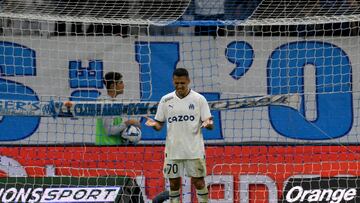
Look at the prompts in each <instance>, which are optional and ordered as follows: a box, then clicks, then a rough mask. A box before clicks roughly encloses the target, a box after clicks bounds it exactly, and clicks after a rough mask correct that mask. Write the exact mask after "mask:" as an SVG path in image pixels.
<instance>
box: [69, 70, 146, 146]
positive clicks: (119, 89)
mask: <svg viewBox="0 0 360 203" xmlns="http://www.w3.org/2000/svg"><path fill="white" fill-rule="evenodd" d="M122 77H123V76H122V75H121V73H118V72H108V73H106V74H105V76H104V84H105V87H106V90H107V95H104V96H101V97H100V98H99V100H107V101H111V100H115V98H116V97H117V96H118V95H121V94H123V93H124V87H125V85H124V82H123V80H122ZM64 105H65V106H67V107H68V108H70V107H71V106H72V105H73V103H72V102H65V103H64ZM129 125H135V126H140V122H139V121H138V120H135V119H125V118H123V117H120V116H116V117H104V118H97V119H96V141H95V144H97V145H121V144H127V143H128V141H127V140H126V139H124V138H123V137H122V136H121V134H122V132H123V131H124V130H125V129H126V128H127V127H128V126H129Z"/></svg>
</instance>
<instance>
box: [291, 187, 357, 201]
mask: <svg viewBox="0 0 360 203" xmlns="http://www.w3.org/2000/svg"><path fill="white" fill-rule="evenodd" d="M356 195H357V194H356V189H355V188H350V189H337V190H333V189H323V190H321V189H315V190H304V189H303V188H302V187H301V186H295V187H293V188H291V189H290V190H289V192H288V193H287V195H286V201H287V202H323V201H327V202H330V203H340V202H341V201H343V200H345V201H350V200H352V199H354V198H355V197H356Z"/></svg>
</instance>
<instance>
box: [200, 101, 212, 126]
mask: <svg viewBox="0 0 360 203" xmlns="http://www.w3.org/2000/svg"><path fill="white" fill-rule="evenodd" d="M200 116H201V121H205V120H206V119H208V118H210V117H212V115H211V112H210V108H209V104H208V102H207V101H206V99H205V97H203V96H202V97H200Z"/></svg>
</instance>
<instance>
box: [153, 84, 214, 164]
mask: <svg viewBox="0 0 360 203" xmlns="http://www.w3.org/2000/svg"><path fill="white" fill-rule="evenodd" d="M210 117H211V113H210V109H209V105H208V103H207V101H206V99H205V97H204V96H202V95H201V94H199V93H197V92H195V91H193V90H190V93H189V94H188V95H187V96H186V97H184V98H182V99H180V98H179V97H178V96H177V95H176V94H175V91H174V92H171V93H169V94H167V95H165V96H163V97H162V98H161V100H160V103H159V106H158V109H157V112H156V115H155V120H157V121H159V122H166V124H167V136H166V145H165V156H166V158H167V159H197V158H204V156H205V148H204V139H203V135H202V130H201V124H202V122H203V121H205V120H206V119H208V118H210Z"/></svg>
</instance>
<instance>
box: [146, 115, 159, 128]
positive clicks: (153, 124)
mask: <svg viewBox="0 0 360 203" xmlns="http://www.w3.org/2000/svg"><path fill="white" fill-rule="evenodd" d="M144 118H146V122H145V125H147V126H150V127H154V126H156V125H157V122H156V121H154V119H152V118H150V117H147V116H144Z"/></svg>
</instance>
